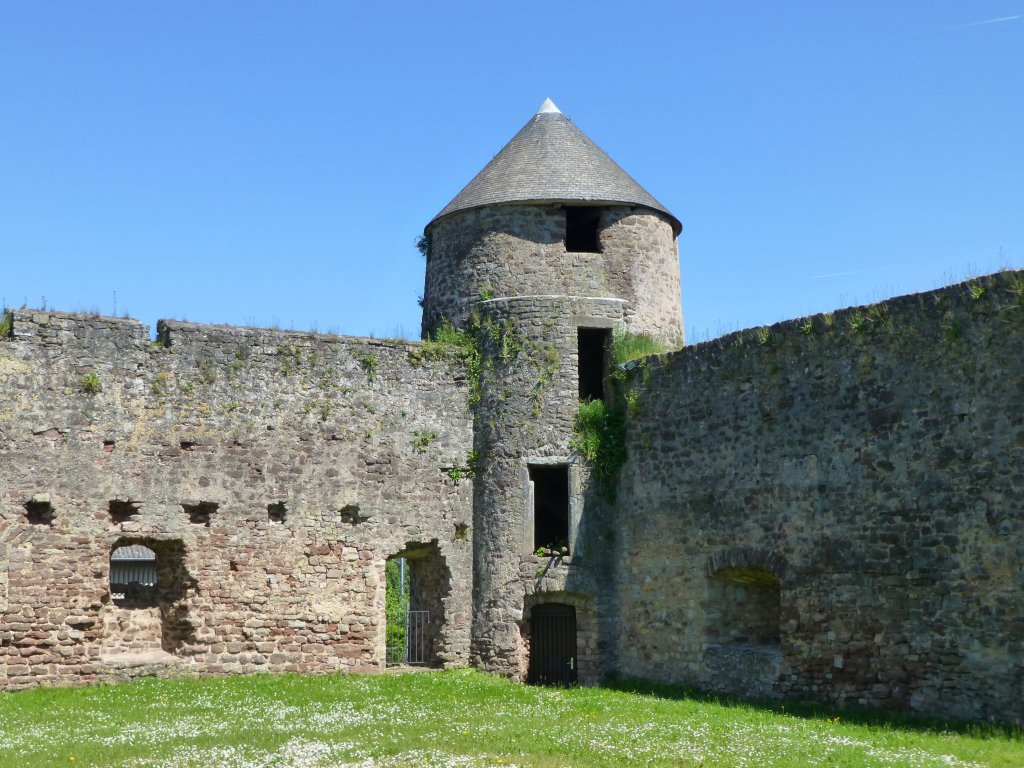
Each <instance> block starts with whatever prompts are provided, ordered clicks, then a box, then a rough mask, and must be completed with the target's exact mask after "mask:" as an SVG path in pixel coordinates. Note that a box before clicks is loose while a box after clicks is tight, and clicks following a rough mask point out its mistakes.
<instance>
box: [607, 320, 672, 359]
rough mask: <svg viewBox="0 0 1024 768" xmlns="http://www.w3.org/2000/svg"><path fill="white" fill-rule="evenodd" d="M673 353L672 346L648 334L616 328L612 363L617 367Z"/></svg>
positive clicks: (613, 338) (613, 335) (613, 339)
mask: <svg viewBox="0 0 1024 768" xmlns="http://www.w3.org/2000/svg"><path fill="white" fill-rule="evenodd" d="M672 351H674V347H673V346H672V345H670V344H666V343H665V342H663V341H661V340H660V339H655V338H654V337H653V336H651V335H649V334H646V333H633V332H631V331H627V330H626V329H625V328H616V329H615V332H614V333H613V334H612V362H613V363H614V364H615V365H622V364H623V363H628V362H629V361H630V360H637V359H639V358H641V357H647V356H649V355H660V354H662V353H664V352H672Z"/></svg>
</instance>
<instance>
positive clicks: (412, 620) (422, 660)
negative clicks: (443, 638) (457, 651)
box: [387, 611, 430, 666]
mask: <svg viewBox="0 0 1024 768" xmlns="http://www.w3.org/2000/svg"><path fill="white" fill-rule="evenodd" d="M392 622H395V624H396V625H397V624H401V625H402V626H404V629H405V631H404V632H403V633H401V637H400V642H399V643H398V644H396V645H389V646H388V647H387V665H388V666H392V665H394V664H413V665H423V664H426V663H427V658H428V656H429V654H430V649H429V648H428V647H427V646H428V645H429V643H428V642H427V626H428V625H429V624H430V611H405V612H403V613H400V614H397V615H395V616H388V623H389V624H390V623H392Z"/></svg>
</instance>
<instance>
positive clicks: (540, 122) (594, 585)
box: [423, 100, 683, 683]
mask: <svg viewBox="0 0 1024 768" xmlns="http://www.w3.org/2000/svg"><path fill="white" fill-rule="evenodd" d="M681 229H682V226H681V225H680V223H679V220H678V219H676V218H675V217H674V216H673V215H672V214H671V213H669V212H668V211H667V210H666V209H665V207H664V206H663V205H661V203H659V202H658V201H657V200H655V199H654V198H653V197H652V196H651V195H650V194H649V193H648V192H646V191H645V190H644V189H643V188H642V187H641V186H640V185H639V184H637V183H636V182H635V181H634V180H633V179H632V178H631V177H630V176H629V175H628V174H627V173H626V172H625V171H623V170H622V169H621V168H620V167H619V166H618V165H616V163H615V162H614V161H613V160H612V159H611V158H610V157H608V155H606V154H605V153H604V152H603V151H602V150H601V149H600V148H598V147H597V146H596V145H595V144H594V143H593V142H592V141H591V140H590V139H589V138H587V137H586V136H585V135H584V134H583V132H582V131H580V130H579V129H578V128H577V127H576V126H575V124H573V123H572V122H571V121H570V120H569V119H568V118H567V117H565V116H564V115H563V114H562V113H561V112H560V111H559V110H558V108H557V107H555V105H554V104H553V103H552V102H551V101H550V100H547V101H545V102H544V104H543V105H542V106H541V108H540V111H539V112H537V114H536V115H534V116H533V117H532V118H531V119H530V121H529V122H528V123H527V124H526V125H525V126H524V127H523V128H522V130H520V131H519V133H517V134H516V135H515V137H513V139H512V140H511V141H510V142H509V143H508V144H507V145H506V146H505V147H504V148H503V149H502V150H501V152H499V153H498V154H497V155H496V156H495V157H494V158H493V159H492V160H491V162H490V163H488V164H487V166H486V167H485V168H484V169H483V170H482V171H481V172H480V173H479V174H477V176H476V177H475V178H474V179H473V180H472V181H471V182H470V183H469V184H468V185H467V186H466V187H465V189H463V190H462V191H461V192H460V193H459V194H458V195H456V196H455V199H453V200H452V201H451V202H450V203H449V204H448V205H447V206H445V208H444V209H443V210H442V211H441V212H440V213H439V214H438V215H437V216H435V217H434V219H433V220H432V221H431V222H430V223H429V224H428V225H427V227H426V230H425V235H426V237H427V239H428V243H429V249H428V255H427V267H426V288H425V291H424V297H423V298H424V301H423V333H424V335H425V336H426V335H429V334H431V333H433V332H434V331H435V330H436V329H437V327H438V326H439V325H440V324H441V323H442V322H445V321H448V322H451V323H453V324H454V325H456V326H458V327H460V328H463V329H467V330H468V329H471V330H472V331H473V332H475V333H476V337H477V344H478V346H479V349H480V352H481V361H480V366H479V371H477V372H476V373H475V374H474V375H475V376H476V381H475V382H474V395H473V399H474V403H475V422H474V450H475V451H476V477H475V480H474V488H473V493H474V499H473V504H474V513H473V525H474V529H473V552H474V558H473V571H474V572H473V628H472V645H471V653H472V657H473V660H474V662H475V663H476V664H478V665H480V666H482V667H483V668H485V669H488V670H491V671H494V672H499V673H502V674H506V675H509V676H510V677H514V678H517V679H527V680H534V681H551V682H564V683H571V682H575V681H576V680H579V681H581V682H587V681H591V680H597V679H598V678H599V677H600V676H601V675H602V674H603V673H604V672H606V671H608V669H609V668H610V666H611V665H612V664H613V663H614V660H613V659H611V658H610V654H612V653H613V650H609V648H612V646H614V643H613V642H611V641H610V640H609V638H610V636H611V634H612V633H611V631H610V630H609V628H610V627H611V626H612V625H613V624H614V621H615V617H614V609H613V607H611V606H612V605H613V602H614V600H613V594H612V593H613V592H614V590H613V583H612V578H611V575H612V573H613V571H614V562H612V561H611V556H610V552H611V547H610V545H609V544H608V543H607V542H610V541H612V540H613V533H612V532H611V527H612V526H613V525H614V516H613V515H612V514H611V509H610V507H609V505H608V504H607V503H606V502H605V501H602V500H601V499H600V498H599V497H598V495H597V493H596V492H595V489H594V488H593V487H592V484H591V483H590V482H589V471H588V468H587V467H586V466H585V464H584V463H583V462H582V461H580V460H578V458H577V456H576V455H575V452H574V450H573V448H572V438H573V424H574V421H575V419H576V416H577V414H578V412H579V408H580V403H581V402H582V401H587V400H595V399H596V400H600V399H604V398H605V397H606V396H607V395H608V387H607V378H606V377H607V373H608V371H609V368H610V363H611V360H610V349H611V341H612V334H613V331H614V329H615V328H617V327H618V328H623V329H625V330H628V331H630V332H633V333H645V334H648V335H650V336H652V337H655V338H656V339H659V340H661V341H663V342H665V343H667V344H668V345H673V346H681V345H682V342H683V318H682V308H681V303H680V295H679V257H678V252H677V248H676V236H677V235H678V234H679V232H680V231H681Z"/></svg>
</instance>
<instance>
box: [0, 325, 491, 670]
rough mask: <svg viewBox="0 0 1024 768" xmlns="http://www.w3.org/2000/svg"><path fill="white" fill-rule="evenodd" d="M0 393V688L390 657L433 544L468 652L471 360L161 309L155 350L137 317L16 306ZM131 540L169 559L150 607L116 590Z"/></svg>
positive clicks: (315, 666)
mask: <svg viewBox="0 0 1024 768" xmlns="http://www.w3.org/2000/svg"><path fill="white" fill-rule="evenodd" d="M0 386H2V388H3V392H4V397H3V402H2V404H0V467H3V471H2V472H0V688H17V687H24V686H28V685H33V684H39V683H55V682H79V681H86V682H87V681H91V680H102V679H113V678H119V677H124V676H128V675H132V674H142V673H147V674H181V673H183V672H184V673H189V672H193V673H218V672H234V671H241V672H244V671H254V670H300V671H318V672H320V671H329V670H335V669H377V668H379V667H381V666H383V660H384V564H385V560H386V559H387V558H388V557H389V556H391V555H394V554H396V553H398V552H400V551H410V552H411V551H416V552H418V553H424V552H426V553H433V558H434V559H433V561H432V562H430V563H427V564H426V565H425V566H424V567H423V571H424V573H425V574H427V580H428V581H431V582H435V583H436V584H435V591H438V590H439V591H438V594H435V595H434V596H433V598H432V601H428V602H431V604H432V605H435V606H438V607H439V608H441V610H442V611H443V614H444V616H443V617H433V618H432V621H434V623H435V624H438V622H439V621H440V624H441V626H442V628H441V630H440V631H439V632H437V633H436V634H437V637H436V641H435V647H434V649H433V650H434V654H433V656H434V661H435V663H437V664H439V665H460V664H464V663H465V662H466V661H467V659H468V653H469V629H470V578H471V577H470V569H471V557H472V554H471V535H472V512H471V497H472V482H471V481H469V480H463V481H462V482H461V483H459V484H456V483H455V482H453V480H452V478H451V477H450V476H449V473H448V472H447V468H449V467H462V466H464V465H465V461H466V452H467V449H468V446H470V445H472V422H471V417H470V414H469V409H468V406H467V397H466V392H467V388H466V380H465V375H464V372H463V371H462V367H461V365H459V364H457V363H451V364H450V363H448V362H446V361H445V360H430V359H427V357H425V356H424V355H423V354H422V350H421V349H420V348H419V347H418V346H417V345H411V344H406V343H388V342H381V341H376V340H372V339H356V338H340V337H329V336H317V335H314V334H302V333H294V332H279V331H265V330H254V329H240V328H226V327H215V326H202V325H194V324H189V323H181V322H169V321H168V322H162V323H161V324H160V326H159V341H158V342H153V343H151V342H150V340H149V334H148V331H147V329H146V328H145V327H144V326H142V325H140V324H139V323H137V322H135V321H131V320H117V319H109V318H87V317H81V316H71V315H63V314H57V313H50V312H32V311H25V310H21V311H15V312H14V313H13V329H12V334H11V335H10V336H9V337H6V338H3V339H0ZM125 543H140V544H144V545H146V546H148V547H150V548H151V549H153V550H154V551H155V552H156V554H157V558H158V568H159V580H158V596H157V598H156V599H155V601H154V603H155V604H151V605H146V606H139V607H130V605H128V606H126V605H124V604H120V605H119V604H115V601H113V600H112V599H111V590H110V584H109V558H110V554H111V551H112V549H113V548H115V547H116V546H120V545H121V544H125ZM438 558H440V559H438ZM417 562H419V561H417ZM416 567H417V566H416V565H415V564H414V565H413V568H414V574H415V568H416ZM129 602H130V601H129ZM442 618H443V620H442Z"/></svg>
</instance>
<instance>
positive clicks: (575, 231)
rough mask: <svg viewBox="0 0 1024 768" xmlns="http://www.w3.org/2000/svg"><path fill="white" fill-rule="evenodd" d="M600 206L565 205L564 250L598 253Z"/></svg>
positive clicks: (599, 242)
mask: <svg viewBox="0 0 1024 768" xmlns="http://www.w3.org/2000/svg"><path fill="white" fill-rule="evenodd" d="M601 210H602V209H601V208H600V207H597V206H593V205H586V206H575V205H567V206H566V207H565V250H566V251H568V252H569V253H600V252H601V239H600V238H599V237H598V231H599V228H600V225H601Z"/></svg>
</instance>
